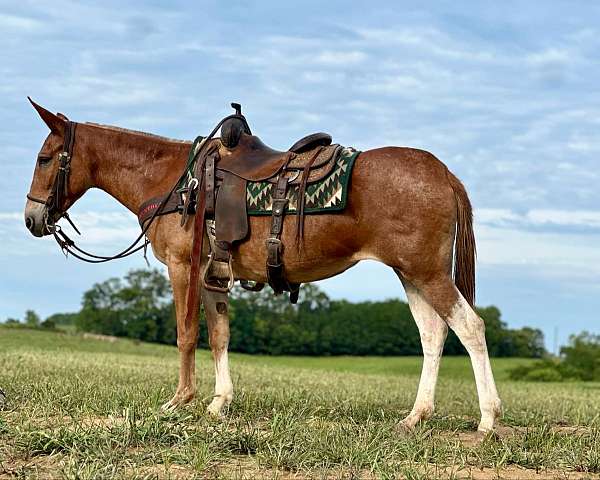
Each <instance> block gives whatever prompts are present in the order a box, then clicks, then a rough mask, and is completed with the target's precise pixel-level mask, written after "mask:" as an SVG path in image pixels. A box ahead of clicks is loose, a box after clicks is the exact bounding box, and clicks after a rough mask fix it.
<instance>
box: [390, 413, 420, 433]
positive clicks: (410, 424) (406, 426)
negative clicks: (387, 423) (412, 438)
mask: <svg viewBox="0 0 600 480" xmlns="http://www.w3.org/2000/svg"><path fill="white" fill-rule="evenodd" d="M418 423H419V418H416V417H413V416H411V415H409V416H408V417H406V418H405V419H404V420H402V421H400V422H398V423H397V424H396V426H395V427H394V430H395V431H396V433H400V434H407V433H412V432H414V431H415V427H416V426H417V424H418Z"/></svg>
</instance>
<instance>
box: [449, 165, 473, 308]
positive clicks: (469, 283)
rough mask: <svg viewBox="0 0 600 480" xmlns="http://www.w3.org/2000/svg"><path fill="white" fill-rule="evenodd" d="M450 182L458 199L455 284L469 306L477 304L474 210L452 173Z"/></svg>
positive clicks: (462, 187)
mask: <svg viewBox="0 0 600 480" xmlns="http://www.w3.org/2000/svg"><path fill="white" fill-rule="evenodd" d="M448 181H449V182H450V186H451V187H452V190H454V197H455V198H456V241H455V244H454V283H455V284H456V288H458V290H459V291H460V293H462V295H463V297H465V300H466V301H467V302H469V305H471V306H473V305H474V304H475V256H476V255H477V252H476V247H475V235H474V233H473V209H472V207H471V201H470V200H469V196H468V195H467V191H466V190H465V187H464V185H463V184H462V182H461V181H460V180H459V179H458V178H457V177H456V176H455V175H454V174H453V173H452V172H450V171H448Z"/></svg>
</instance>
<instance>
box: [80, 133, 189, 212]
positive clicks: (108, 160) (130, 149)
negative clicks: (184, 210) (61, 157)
mask: <svg viewBox="0 0 600 480" xmlns="http://www.w3.org/2000/svg"><path fill="white" fill-rule="evenodd" d="M78 133H81V134H83V135H85V139H86V140H87V142H86V143H87V150H88V151H87V155H88V161H89V165H90V167H91V168H90V181H91V187H96V188H99V189H101V190H104V191H105V192H106V193H108V194H109V195H111V196H112V197H114V198H115V199H117V200H118V201H119V202H120V203H121V204H123V205H124V206H125V207H127V208H128V209H129V210H131V211H132V212H133V213H135V214H136V215H137V213H138V211H139V208H140V206H141V205H142V203H144V202H145V201H146V200H148V199H150V198H152V197H155V196H158V195H162V194H165V193H167V192H169V190H170V189H171V188H172V186H173V185H174V184H175V182H176V181H177V179H178V178H179V176H180V175H181V173H182V172H183V168H184V166H185V163H186V160H187V156H188V152H189V149H190V146H191V143H190V142H183V141H179V140H171V139H168V138H164V137H158V136H155V135H149V134H144V133H139V132H133V131H129V130H121V129H117V128H113V127H104V126H98V125H94V124H82V125H81V127H80V129H79V131H78ZM83 135H82V136H83Z"/></svg>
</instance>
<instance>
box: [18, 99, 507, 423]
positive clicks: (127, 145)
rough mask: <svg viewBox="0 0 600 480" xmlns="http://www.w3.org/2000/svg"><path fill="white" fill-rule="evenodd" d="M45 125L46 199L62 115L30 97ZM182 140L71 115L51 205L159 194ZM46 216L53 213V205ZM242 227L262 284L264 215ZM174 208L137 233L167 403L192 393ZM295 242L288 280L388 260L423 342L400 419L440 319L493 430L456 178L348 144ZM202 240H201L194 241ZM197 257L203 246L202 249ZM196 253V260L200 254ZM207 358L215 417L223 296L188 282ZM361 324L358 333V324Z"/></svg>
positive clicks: (431, 372) (495, 400)
mask: <svg viewBox="0 0 600 480" xmlns="http://www.w3.org/2000/svg"><path fill="white" fill-rule="evenodd" d="M32 104H33V106H34V107H35V109H36V110H37V112H38V113H39V115H40V117H41V118H42V120H43V121H44V122H45V124H46V125H47V126H48V127H49V129H50V134H49V135H48V137H47V138H46V140H45V141H44V144H43V146H42V148H41V150H40V153H39V155H38V161H37V165H36V167H35V171H34V175H33V180H32V183H31V188H30V192H29V196H28V198H33V199H40V198H41V199H44V198H47V197H48V196H49V195H50V193H51V191H52V188H53V182H54V179H55V178H56V174H57V169H58V168H59V159H58V155H59V154H60V152H61V151H62V149H63V143H64V137H65V135H66V129H67V119H66V117H64V116H63V115H61V114H54V113H52V112H50V111H48V110H46V109H44V108H43V107H41V106H39V105H37V104H35V103H34V102H32ZM190 146H191V142H186V141H179V140H171V139H168V138H164V137H160V136H155V135H151V134H147V133H141V132H136V131H131V130H126V129H122V128H117V127H111V126H105V125H99V124H93V123H80V124H77V130H76V134H75V142H74V146H73V151H72V159H71V162H70V176H69V178H68V182H67V184H66V188H65V191H64V195H63V199H62V203H63V204H62V206H61V211H64V212H66V211H67V210H68V209H69V207H70V206H71V205H73V203H75V202H76V201H77V200H78V199H79V198H80V197H81V196H82V195H83V194H84V193H85V192H86V191H87V190H89V189H91V188H99V189H101V190H104V191H105V192H106V193H108V194H109V195H111V196H112V197H114V198H115V199H116V200H117V201H118V202H119V203H121V204H122V205H124V206H125V207H126V208H127V209H129V210H130V211H131V212H132V213H133V214H137V212H138V210H139V208H140V206H141V205H142V203H143V202H144V201H146V200H147V199H149V198H151V197H154V196H157V195H161V194H164V193H165V192H166V191H169V189H170V188H171V186H172V185H173V184H174V183H175V182H176V181H177V179H178V178H179V175H180V173H181V172H182V171H183V168H184V166H185V164H186V160H187V156H188V151H189V149H190ZM48 213H49V212H48V205H47V204H44V203H43V202H40V201H35V200H31V199H29V200H28V201H27V203H26V206H25V222H26V226H27V228H28V229H29V230H30V232H31V233H32V234H33V235H34V236H36V237H41V236H43V235H47V234H48V233H49V231H48V228H47V223H48V218H47V215H48ZM52 214H53V215H56V217H59V216H60V212H58V213H56V212H53V213H52ZM290 217H291V216H288V217H286V219H285V221H284V228H283V232H284V233H283V235H282V241H283V242H284V244H291V243H293V241H294V230H295V229H294V225H293V222H294V219H293V218H290ZM249 221H250V232H251V234H250V236H249V237H248V238H247V240H245V241H244V242H242V243H241V244H239V245H238V246H237V247H235V248H234V249H233V252H232V254H233V265H234V274H235V277H236V279H245V280H251V281H255V282H266V281H267V278H266V271H265V261H266V251H265V249H264V239H265V238H266V237H267V233H268V229H269V226H270V218H268V217H260V216H256V217H251V218H250V220H249ZM179 222H180V219H179V216H178V215H165V216H161V217H158V218H157V219H156V221H155V222H154V223H153V224H152V225H151V227H150V229H149V230H148V232H147V237H148V239H149V241H150V245H151V248H152V251H153V253H154V255H155V257H156V258H157V259H158V260H159V261H160V262H162V263H164V264H165V265H166V266H167V269H168V274H169V278H170V281H171V283H172V286H173V297H174V304H175V310H176V316H177V347H178V350H179V353H180V367H179V382H178V385H177V389H176V391H175V393H174V395H173V397H172V398H171V399H170V400H169V401H168V402H167V403H165V404H164V405H163V408H165V409H174V408H177V407H179V406H182V405H184V404H186V403H188V402H190V401H191V400H192V399H193V398H194V396H195V394H196V380H195V350H196V346H197V342H198V323H199V322H198V319H197V318H196V321H195V322H191V323H190V324H186V322H185V321H184V320H185V316H186V297H187V287H188V278H189V272H190V250H191V245H192V231H191V230H192V229H191V226H190V223H191V222H188V224H187V225H186V226H185V227H181V226H180V224H179ZM304 232H305V233H304V242H305V248H304V249H294V248H290V249H288V250H286V252H285V263H286V273H287V275H288V278H289V280H290V282H294V283H305V282H313V281H317V280H321V279H324V278H328V277H332V276H334V275H337V274H339V273H341V272H343V271H345V270H347V269H348V268H350V267H352V266H353V265H355V264H356V263H358V262H359V261H361V260H366V259H371V260H376V261H379V262H382V263H383V264H385V265H387V266H389V267H391V268H392V269H393V270H394V271H395V272H396V274H397V276H398V278H399V279H400V281H401V283H402V284H403V286H404V288H405V290H406V294H407V297H408V303H409V305H410V310H411V312H412V315H413V317H414V319H415V322H416V323H417V326H418V329H419V332H420V337H421V343H422V347H423V356H424V359H423V366H422V373H421V377H420V381H419V386H418V390H417V395H416V400H415V403H414V406H413V408H412V410H411V411H410V413H409V414H408V416H407V417H406V418H404V419H403V420H402V421H401V422H400V426H401V427H403V428H406V429H412V428H413V427H414V426H415V425H416V424H417V423H418V422H420V421H422V420H426V419H428V418H430V417H431V415H432V414H433V411H434V394H435V387H436V382H437V378H438V371H439V366H440V359H441V356H442V349H443V346H444V341H445V339H446V335H447V332H448V327H450V328H451V329H452V330H453V331H454V332H455V333H456V335H457V336H458V338H459V339H460V341H461V342H462V344H463V345H464V346H465V348H466V350H467V352H468V354H469V356H470V359H471V362H472V367H473V372H474V375H475V382H476V386H477V393H478V397H479V406H480V410H481V419H480V422H479V426H478V430H480V431H481V432H487V431H490V430H492V429H493V428H494V425H495V422H496V421H497V419H498V418H499V416H500V414H501V403H500V399H499V397H498V393H497V390H496V385H495V382H494V377H493V373H492V368H491V365H490V360H489V355H488V350H487V346H486V341H485V326H484V322H483V321H482V319H481V318H480V317H479V316H478V315H477V313H476V312H475V310H474V308H473V302H474V293H475V239H474V234H473V225H472V209H471V204H470V201H469V197H468V195H467V193H466V191H465V188H464V186H463V185H462V183H461V182H460V180H459V179H458V178H457V177H456V176H455V175H453V174H452V173H451V172H450V171H449V170H448V168H447V167H446V166H445V165H444V164H443V163H442V162H441V161H440V160H438V159H437V158H436V157H435V156H434V155H432V154H431V153H428V152H426V151H423V150H417V149H412V148H401V147H383V148H376V149H373V150H368V151H365V152H362V153H360V155H359V157H358V158H357V160H356V162H355V166H354V169H353V172H352V177H351V191H350V195H349V199H348V204H347V208H346V209H345V210H344V211H343V212H340V213H336V214H330V215H312V216H311V215H308V216H307V217H306V219H305V229H304ZM207 244H208V242H207V241H205V242H204V247H205V250H206V247H207ZM205 257H206V252H204V254H203V256H202V258H205ZM204 261H205V260H204ZM200 289H201V291H200V292H199V294H200V298H201V301H202V303H203V306H204V311H205V315H206V319H207V324H208V334H209V345H210V349H211V352H212V357H213V361H214V368H215V377H216V378H215V387H214V397H213V399H212V401H211V403H210V404H209V405H208V412H210V413H212V414H214V415H221V414H222V413H223V411H224V409H225V408H226V407H227V406H228V405H229V404H230V403H231V401H232V399H233V385H232V382H231V377H230V373H229V365H228V343H229V319H228V314H227V305H228V304H227V295H226V294H224V293H218V292H212V291H207V290H205V289H203V287H200ZM365 334H368V332H365Z"/></svg>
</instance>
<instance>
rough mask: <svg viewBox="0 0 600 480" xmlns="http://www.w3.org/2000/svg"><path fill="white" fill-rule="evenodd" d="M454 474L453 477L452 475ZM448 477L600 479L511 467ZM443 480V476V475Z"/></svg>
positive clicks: (473, 470) (474, 479) (460, 472)
mask: <svg viewBox="0 0 600 480" xmlns="http://www.w3.org/2000/svg"><path fill="white" fill-rule="evenodd" d="M452 473H453V474H454V476H452V475H451V474H452ZM447 474H448V477H449V478H450V477H452V478H456V479H460V480H463V479H470V480H471V479H472V480H505V479H506V480H554V479H557V480H584V479H585V480H588V479H590V480H593V479H600V475H597V474H590V473H583V472H568V471H562V470H540V471H539V472H536V471H535V470H529V469H526V468H521V467H517V466H515V465H509V466H507V467H503V468H502V469H498V470H496V469H494V468H483V469H479V468H471V469H463V470H458V471H455V472H447ZM441 477H442V478H444V477H443V475H441Z"/></svg>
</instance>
